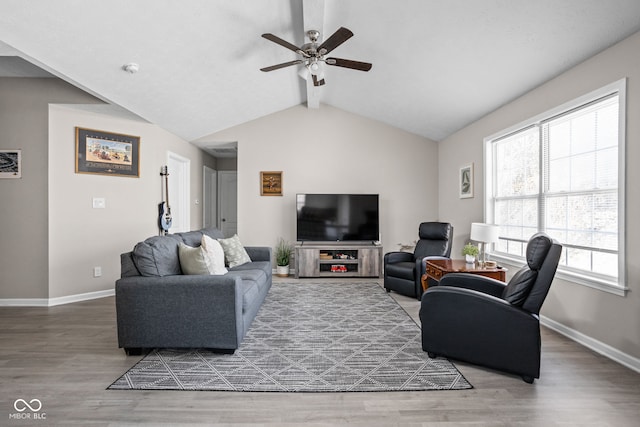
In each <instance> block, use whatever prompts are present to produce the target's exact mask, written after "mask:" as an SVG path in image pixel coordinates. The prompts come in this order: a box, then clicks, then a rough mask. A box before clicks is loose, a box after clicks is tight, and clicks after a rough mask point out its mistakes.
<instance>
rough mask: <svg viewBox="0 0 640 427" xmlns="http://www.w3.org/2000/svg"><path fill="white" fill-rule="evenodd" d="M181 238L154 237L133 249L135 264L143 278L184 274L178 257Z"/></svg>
mask: <svg viewBox="0 0 640 427" xmlns="http://www.w3.org/2000/svg"><path fill="white" fill-rule="evenodd" d="M180 240H181V239H180V237H178V236H174V235H167V236H153V237H149V238H148V239H146V240H145V241H144V242H140V243H138V244H137V245H136V246H135V247H134V248H133V262H134V263H135V265H136V268H137V269H138V271H139V272H140V274H141V275H142V276H159V277H162V276H173V275H176V274H182V270H181V269H180V259H179V257H178V244H179V243H180Z"/></svg>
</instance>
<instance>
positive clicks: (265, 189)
mask: <svg viewBox="0 0 640 427" xmlns="http://www.w3.org/2000/svg"><path fill="white" fill-rule="evenodd" d="M260 195H261V196H282V171H267V172H265V171H263V172H260Z"/></svg>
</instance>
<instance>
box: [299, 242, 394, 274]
mask: <svg viewBox="0 0 640 427" xmlns="http://www.w3.org/2000/svg"><path fill="white" fill-rule="evenodd" d="M295 252H296V255H295V263H296V278H298V277H380V269H381V266H382V246H381V245H375V244H357V245H356V244H353V245H350V244H345V243H342V244H340V243H336V244H302V245H297V246H296V248H295Z"/></svg>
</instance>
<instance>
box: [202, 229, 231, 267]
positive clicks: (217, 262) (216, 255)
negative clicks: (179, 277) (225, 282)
mask: <svg viewBox="0 0 640 427" xmlns="http://www.w3.org/2000/svg"><path fill="white" fill-rule="evenodd" d="M200 247H201V248H202V252H203V254H204V256H205V258H206V261H207V266H208V268H209V273H210V274H218V275H220V274H226V273H227V269H226V268H225V266H224V250H223V249H222V246H221V245H220V243H219V242H218V241H217V240H214V239H212V238H211V237H209V236H207V235H206V234H203V235H202V242H201V243H200Z"/></svg>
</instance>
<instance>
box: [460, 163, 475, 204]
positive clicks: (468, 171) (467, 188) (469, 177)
mask: <svg viewBox="0 0 640 427" xmlns="http://www.w3.org/2000/svg"><path fill="white" fill-rule="evenodd" d="M458 179H459V180H460V198H461V199H468V198H470V197H473V163H471V164H468V165H466V166H463V167H461V168H460V175H459V176H458Z"/></svg>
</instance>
